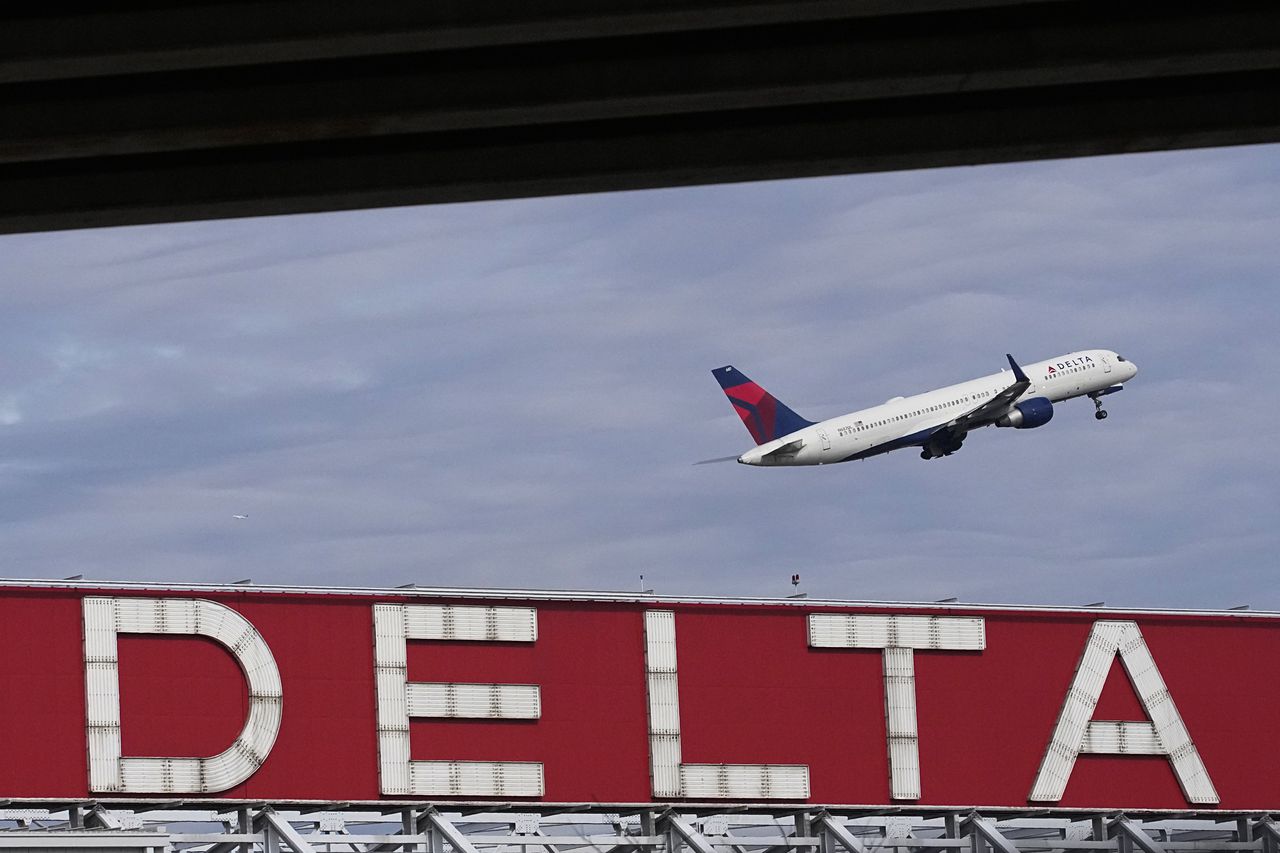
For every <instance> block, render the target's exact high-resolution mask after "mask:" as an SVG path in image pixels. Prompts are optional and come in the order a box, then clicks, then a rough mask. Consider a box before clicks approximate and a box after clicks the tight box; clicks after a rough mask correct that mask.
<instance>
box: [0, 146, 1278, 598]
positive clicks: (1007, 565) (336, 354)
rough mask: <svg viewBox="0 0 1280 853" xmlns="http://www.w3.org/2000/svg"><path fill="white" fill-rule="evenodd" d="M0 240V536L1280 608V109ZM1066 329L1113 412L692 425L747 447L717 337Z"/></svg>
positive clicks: (821, 377)
mask: <svg viewBox="0 0 1280 853" xmlns="http://www.w3.org/2000/svg"><path fill="white" fill-rule="evenodd" d="M0 257H3V258H4V267H3V272H4V276H3V278H4V284H3V287H2V288H0V553H3V555H4V556H3V561H4V568H3V570H2V572H0V573H2V574H4V575H5V576H9V577H62V576H66V575H71V574H81V573H83V574H84V575H86V576H87V577H90V578H103V579H157V580H176V581H185V580H193V581H194V580H199V581H229V580H235V579H238V578H243V577H252V578H253V579H255V580H256V581H262V582H280V583H314V584H344V585H345V584H359V585H383V584H386V585H397V584H402V583H407V582H411V581H412V582H418V583H420V584H440V585H463V586H503V587H512V586H522V587H551V588H590V589H636V588H638V587H639V583H640V581H639V577H640V575H641V574H643V575H644V576H645V585H646V586H651V587H654V588H656V589H657V590H659V591H661V592H664V593H673V594H704V593H717V594H744V595H781V594H786V593H789V592H790V591H791V589H790V585H789V583H788V579H789V577H790V575H791V574H792V573H793V572H799V573H800V574H801V575H802V578H803V583H802V587H801V588H802V589H804V590H807V591H808V592H809V593H810V594H812V595H815V596H823V597H840V598H895V599H908V600H916V599H920V600H931V599H937V598H942V597H945V596H952V595H954V596H959V597H960V598H961V599H962V600H966V601H1000V602H1029V603H1085V602H1090V601H1096V600H1106V601H1108V603H1110V604H1117V605H1152V606H1188V607H1227V606H1232V605H1236V604H1242V603H1251V604H1252V605H1254V606H1255V607H1259V608H1273V609H1276V608H1280V579H1278V577H1277V572H1276V571H1275V568H1274V562H1275V557H1274V555H1275V554H1276V553H1277V551H1278V550H1280V532H1278V531H1277V523H1276V522H1277V515H1278V513H1277V508H1278V507H1280V454H1277V453H1275V452H1274V447H1273V444H1274V442H1273V436H1274V435H1275V433H1276V424H1277V422H1280V391H1278V390H1277V385H1276V382H1275V378H1274V372H1275V365H1276V364H1277V363H1280V333H1278V332H1277V320H1280V288H1277V287H1276V285H1275V282H1276V279H1277V274H1280V147H1276V146H1262V147H1247V148H1235V149H1219V150H1206V151H1189V152H1174V153H1163V154H1144V155H1135V156H1123V157H1110V158H1101V159H1089V160H1074V161H1060V162H1045V163H1030V164H1016V165H1002V166H991V167H976V168H965V169H949V170H937V171H924V172H913V173H900V174H884V175H861V176H849V177H838V178H827V179H818V180H804V181H791V182H777V183H758V184H747V185H735V186H718V187H703V188H693V189H677V190H662V191H649V192H637V193H624V194H610V195H598V196H581V197H566V198H553V199H531V200H524V201H514V202H511V201H504V202H494V203H483V204H468V205H451V206H436V207H421V208H402V209H393V210H377V211H363V212H354V213H334V214H322V215H308V216H296V217H279V218H265V219H255V220H235V221H221V222H207V223H190V224H178V225H165V226H155V227H137V228H121V229H106V230H97V231H80V232H65V233H51V234H36V235H14V236H7V237H0ZM1085 347H1106V348H1111V349H1116V350H1119V351H1120V352H1121V353H1123V354H1124V355H1125V356H1127V357H1129V358H1131V359H1132V360H1133V361H1135V362H1136V363H1137V364H1138V366H1139V368H1140V369H1141V373H1140V374H1139V376H1138V378H1137V380H1136V381H1135V382H1133V383H1132V384H1131V386H1130V387H1129V388H1128V389H1127V390H1126V391H1125V392H1124V393H1123V394H1120V395H1117V396H1115V397H1111V398H1109V400H1108V403H1109V405H1108V408H1109V409H1110V411H1111V413H1112V417H1111V418H1110V419H1109V420H1107V421H1105V422H1101V423H1099V422H1096V421H1095V420H1094V419H1093V417H1092V405H1091V404H1090V403H1089V402H1088V401H1087V400H1084V401H1073V402H1071V403H1067V404H1064V405H1063V406H1061V407H1059V409H1058V412H1057V414H1056V416H1055V418H1054V420H1053V422H1052V423H1051V424H1049V425H1047V426H1046V427H1044V428H1042V429H1039V430H1028V431H1014V430H999V431H996V430H983V431H980V432H978V433H976V434H974V435H973V436H971V438H970V440H969V441H968V442H967V443H966V445H965V447H964V449H963V450H962V451H961V452H960V453H958V454H956V455H954V456H952V457H949V458H946V459H943V460H934V461H930V462H924V461H922V460H920V459H919V458H918V456H917V454H916V453H914V452H912V451H904V452H900V453H895V454H891V455H889V456H886V457H880V458H877V459H874V460H870V461H867V462H859V463H850V464H846V465H838V466H832V467H824V468H820V469H798V470H761V469H751V468H746V467H744V466H739V465H734V464H723V465H704V466H696V467H695V466H693V465H691V463H692V462H694V461H696V460H699V459H704V458H708V457H713V456H723V455H727V454H731V453H738V452H741V451H742V450H745V449H746V448H747V447H748V446H750V439H749V436H748V435H747V433H746V431H745V430H744V429H743V428H742V426H741V424H740V423H739V422H738V420H737V418H736V416H735V415H734V414H733V412H732V410H731V408H730V406H729V405H728V403H727V402H726V401H725V399H724V397H723V396H722V395H721V393H720V391H719V389H718V388H717V386H716V383H715V381H714V380H713V378H712V377H711V375H710V373H709V370H710V369H711V368H713V367H716V366H718V365H721V364H725V363H729V362H731V363H733V364H735V365H737V366H738V367H739V368H740V369H742V370H743V371H745V372H746V373H748V374H749V375H750V376H751V377H752V378H754V379H756V380H757V381H758V382H760V383H761V384H762V385H764V386H766V387H767V388H769V390H771V391H772V392H773V393H774V394H776V395H777V396H779V397H780V398H782V399H784V400H786V401H787V402H788V403H789V404H790V405H791V406H792V407H793V408H795V409H797V410H799V411H800V412H801V413H802V414H804V415H806V416H807V417H810V418H813V419H818V418H824V417H830V416H833V415H836V414H840V413H842V412H845V411H848V410H850V409H854V408H861V407H863V406H867V405H872V404H875V403H879V402H882V401H883V400H885V399H887V398H888V397H890V396H894V395H896V394H909V393H915V392H919V391H922V390H926V389H929V388H932V387H936V386H939V385H944V384H948V383H951V382H955V381H960V380H963V379H967V378H971V377H974V376H978V375H982V374H985V373H989V372H993V371H995V370H997V369H999V367H1000V366H1001V364H1002V363H1003V354H1004V353H1005V352H1013V353H1015V354H1016V355H1018V356H1019V357H1020V358H1022V359H1024V360H1026V361H1034V360H1038V359H1041V358H1045V357H1048V356H1051V355H1056V354H1059V353H1062V352H1067V351H1070V350H1073V349H1079V348H1085ZM240 513H243V514H247V515H248V516H249V518H248V519H246V520H244V521H237V520H235V519H233V518H232V515H233V514H240Z"/></svg>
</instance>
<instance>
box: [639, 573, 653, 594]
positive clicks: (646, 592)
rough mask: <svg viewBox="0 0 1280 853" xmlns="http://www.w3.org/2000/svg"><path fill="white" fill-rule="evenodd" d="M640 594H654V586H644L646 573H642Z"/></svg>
mask: <svg viewBox="0 0 1280 853" xmlns="http://www.w3.org/2000/svg"><path fill="white" fill-rule="evenodd" d="M640 594H641V595H653V588H652V587H650V588H648V589H645V586H644V575H641V576H640Z"/></svg>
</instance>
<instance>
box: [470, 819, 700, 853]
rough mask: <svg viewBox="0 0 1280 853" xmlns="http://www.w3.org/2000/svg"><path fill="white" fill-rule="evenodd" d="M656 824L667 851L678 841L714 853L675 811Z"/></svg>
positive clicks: (697, 851) (670, 852)
mask: <svg viewBox="0 0 1280 853" xmlns="http://www.w3.org/2000/svg"><path fill="white" fill-rule="evenodd" d="M658 825H659V826H660V827H661V828H662V829H664V830H665V833H664V834H665V835H666V836H667V837H668V839H669V841H668V843H667V853H676V850H677V849H678V848H679V846H680V842H683V843H685V844H688V845H689V847H690V849H692V850H693V851H694V853H716V849H715V847H713V846H712V844H711V842H710V841H708V840H707V837H706V836H705V835H703V834H702V833H701V832H698V830H696V829H694V828H693V827H692V826H690V825H689V824H688V823H686V822H685V821H684V820H682V819H681V818H680V817H679V816H678V815H677V814H676V813H675V812H670V811H669V812H665V813H664V814H663V815H662V817H661V818H660V819H659V821H658ZM467 853H473V851H467Z"/></svg>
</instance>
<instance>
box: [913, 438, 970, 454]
mask: <svg viewBox="0 0 1280 853" xmlns="http://www.w3.org/2000/svg"><path fill="white" fill-rule="evenodd" d="M962 444H964V435H963V434H961V435H945V434H944V435H938V436H934V438H933V440H932V441H930V442H929V443H928V444H926V445H925V446H924V449H923V450H921V451H920V458H921V459H939V458H941V457H943V456H950V455H951V454H952V453H955V452H956V451H957V450H959V449H960V445H962Z"/></svg>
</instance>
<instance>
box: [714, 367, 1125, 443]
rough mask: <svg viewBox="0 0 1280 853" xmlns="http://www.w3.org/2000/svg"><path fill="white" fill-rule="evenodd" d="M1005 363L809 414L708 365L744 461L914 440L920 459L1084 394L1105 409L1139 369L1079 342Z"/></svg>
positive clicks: (1035, 421)
mask: <svg viewBox="0 0 1280 853" xmlns="http://www.w3.org/2000/svg"><path fill="white" fill-rule="evenodd" d="M1006 358H1008V359H1009V371H1005V370H1001V371H1000V372H999V373H993V374H992V375H990V376H984V377H982V378H981V379H971V380H969V381H968V382H961V383H959V384H958V385H948V386H947V387H945V388H939V389H937V390H935V391H926V392H925V393H923V394H917V395H915V396H914V397H894V398H893V399H891V400H889V401H888V402H885V403H883V404H881V405H879V406H873V407H872V408H870V409H862V410H860V411H857V412H850V413H849V414H847V415H841V416H840V417H836V418H831V419H829V420H825V421H821V422H817V423H815V422H813V421H810V420H806V419H805V418H802V417H801V416H800V415H798V414H796V413H795V412H794V411H792V410H791V409H790V408H788V407H787V405H786V404H784V403H783V402H782V401H780V400H778V399H777V398H776V397H774V396H773V395H772V394H770V393H769V392H768V391H766V390H764V389H763V388H761V387H760V386H759V385H757V384H756V383H754V382H752V381H751V380H750V379H749V378H747V376H746V374H744V373H742V372H741V371H740V370H738V369H737V368H736V367H734V366H733V365H725V366H724V367H717V368H716V369H715V370H713V371H711V373H712V374H713V375H714V376H715V378H716V380H717V381H718V382H719V383H720V387H721V388H722V389H724V393H725V396H727V397H728V398H729V402H730V403H732V404H733V408H734V410H735V411H736V412H737V413H738V416H739V417H740V418H742V422H743V423H744V424H746V427H747V430H748V431H749V432H750V433H751V437H752V438H754V439H755V441H756V445H757V446H756V447H755V448H754V449H752V450H748V451H747V452H746V453H743V454H742V455H740V456H736V457H735V456H726V457H723V459H710V460H707V461H708V462H719V461H728V460H730V459H737V460H738V462H740V463H742V464H743V465H757V466H774V465H830V464H832V463H835V462H851V461H853V460H855V459H868V458H870V457H872V456H878V455H880V454H882V453H889V452H890V451H893V450H898V449H901V448H904V447H919V448H921V450H920V458H921V459H937V458H939V457H942V456H950V455H951V454H952V453H955V452H956V451H957V450H959V449H960V445H961V444H963V443H964V440H965V437H966V436H967V435H968V434H969V432H970V431H971V430H974V429H977V428H978V427H985V426H993V425H994V426H997V427H1011V428H1013V429H1034V428H1036V427H1040V426H1044V425H1045V424H1047V423H1048V422H1049V420H1050V419H1051V418H1052V417H1053V406H1054V404H1055V403H1060V402H1062V401H1063V400H1070V399H1072V398H1074V397H1089V398H1090V399H1092V400H1093V404H1094V409H1095V411H1094V417H1095V418H1097V419H1098V420H1103V419H1105V418H1106V417H1107V412H1106V410H1105V409H1103V408H1102V398H1103V397H1105V396H1106V395H1108V394H1114V393H1115V392H1117V391H1121V390H1123V389H1124V383H1125V382H1127V381H1129V380H1130V379H1132V378H1133V377H1134V376H1136V375H1137V373H1138V368H1137V366H1136V365H1134V363H1133V362H1131V361H1129V360H1127V359H1125V358H1124V357H1122V356H1120V355H1119V354H1117V353H1115V352H1114V351H1112V350H1102V349H1093V350H1082V351H1080V352H1073V353H1068V354H1067V355H1063V356H1058V357H1057V358H1051V359H1049V360H1047V361H1040V362H1036V363H1035V364H1031V365H1028V366H1027V368H1026V369H1025V370H1024V369H1023V368H1022V367H1021V366H1020V365H1019V364H1018V363H1017V362H1016V361H1014V359H1013V356H1012V355H1006Z"/></svg>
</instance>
